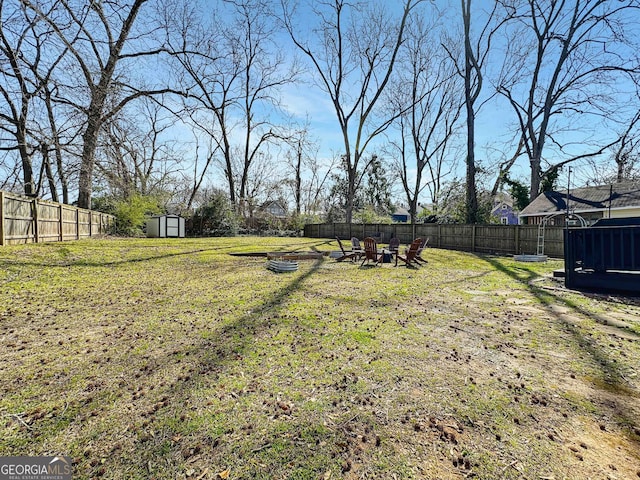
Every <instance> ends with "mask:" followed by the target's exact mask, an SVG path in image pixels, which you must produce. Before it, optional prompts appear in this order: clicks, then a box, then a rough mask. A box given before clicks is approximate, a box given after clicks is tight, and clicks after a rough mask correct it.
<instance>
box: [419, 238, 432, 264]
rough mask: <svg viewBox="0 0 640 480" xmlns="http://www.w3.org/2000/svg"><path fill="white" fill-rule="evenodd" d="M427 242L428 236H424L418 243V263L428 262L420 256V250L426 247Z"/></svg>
mask: <svg viewBox="0 0 640 480" xmlns="http://www.w3.org/2000/svg"><path fill="white" fill-rule="evenodd" d="M428 243H429V238H425V239H424V240H423V241H422V243H421V244H420V247H419V248H418V252H417V253H416V261H417V262H418V263H429V262H427V261H426V260H425V259H424V258H422V256H421V255H422V251H423V250H424V249H425V248H427V244H428Z"/></svg>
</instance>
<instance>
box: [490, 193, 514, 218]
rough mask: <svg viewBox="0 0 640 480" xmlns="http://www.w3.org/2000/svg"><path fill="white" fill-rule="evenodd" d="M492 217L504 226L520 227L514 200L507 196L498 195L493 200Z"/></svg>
mask: <svg viewBox="0 0 640 480" xmlns="http://www.w3.org/2000/svg"><path fill="white" fill-rule="evenodd" d="M491 216H492V217H493V218H495V219H497V221H498V222H500V223H501V224H502V225H518V223H519V222H518V212H517V211H516V210H514V208H513V199H512V198H511V196H510V195H507V194H500V193H499V194H498V195H496V197H495V198H494V200H493V209H492V210H491Z"/></svg>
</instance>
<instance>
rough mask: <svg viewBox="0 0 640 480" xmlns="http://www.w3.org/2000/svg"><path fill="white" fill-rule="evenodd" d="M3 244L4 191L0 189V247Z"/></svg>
mask: <svg viewBox="0 0 640 480" xmlns="http://www.w3.org/2000/svg"><path fill="white" fill-rule="evenodd" d="M2 245H4V192H3V191H2V190H0V247H1V246H2Z"/></svg>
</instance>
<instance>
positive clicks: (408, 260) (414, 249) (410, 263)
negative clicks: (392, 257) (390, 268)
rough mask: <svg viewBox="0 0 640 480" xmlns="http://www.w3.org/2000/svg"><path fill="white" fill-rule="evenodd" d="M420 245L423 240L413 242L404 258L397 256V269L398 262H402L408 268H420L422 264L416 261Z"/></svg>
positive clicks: (418, 239) (417, 239)
mask: <svg viewBox="0 0 640 480" xmlns="http://www.w3.org/2000/svg"><path fill="white" fill-rule="evenodd" d="M420 245H422V238H416V239H415V240H414V241H413V242H411V245H409V248H408V249H407V251H406V252H405V254H404V256H402V255H400V254H398V255H396V267H397V266H398V260H402V261H403V262H404V263H405V265H406V266H407V267H419V266H420V262H418V261H417V260H416V256H417V255H418V249H419V248H420Z"/></svg>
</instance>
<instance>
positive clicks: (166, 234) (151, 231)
mask: <svg viewBox="0 0 640 480" xmlns="http://www.w3.org/2000/svg"><path fill="white" fill-rule="evenodd" d="M147 237H151V238H184V218H182V217H181V216H179V215H155V216H153V217H151V218H150V219H149V220H147Z"/></svg>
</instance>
